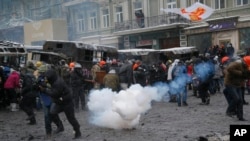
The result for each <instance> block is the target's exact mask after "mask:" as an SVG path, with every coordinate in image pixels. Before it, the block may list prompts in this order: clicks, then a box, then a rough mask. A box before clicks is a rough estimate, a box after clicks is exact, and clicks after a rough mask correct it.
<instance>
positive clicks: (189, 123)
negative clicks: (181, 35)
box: [0, 91, 250, 141]
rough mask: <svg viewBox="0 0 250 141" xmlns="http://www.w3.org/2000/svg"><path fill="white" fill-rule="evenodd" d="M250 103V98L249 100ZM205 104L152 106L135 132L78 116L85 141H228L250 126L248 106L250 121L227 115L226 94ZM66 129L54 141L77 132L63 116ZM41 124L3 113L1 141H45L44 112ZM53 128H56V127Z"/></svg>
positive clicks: (38, 113)
mask: <svg viewBox="0 0 250 141" xmlns="http://www.w3.org/2000/svg"><path fill="white" fill-rule="evenodd" d="M245 98H246V100H247V101H248V102H250V95H246V96H245ZM200 102H201V100H200V99H199V98H197V97H194V96H192V93H191V91H189V94H188V106H185V107H178V106H177V103H169V102H152V108H151V109H150V110H149V111H148V112H147V113H146V114H144V115H142V116H141V119H140V124H139V125H138V126H137V127H136V128H135V129H133V130H114V129H107V128H101V127H97V126H94V125H91V124H89V122H88V117H89V112H88V111H80V112H78V113H76V117H77V119H78V120H79V123H80V125H81V132H82V137H81V139H77V140H82V141H195V140H199V138H203V137H204V138H207V139H209V140H213V141H216V140H228V135H229V126H230V125H232V124H248V125H249V124H250V112H249V111H250V106H249V105H244V117H245V119H247V120H248V121H244V122H242V121H238V120H237V118H236V117H228V116H226V115H225V110H226V107H227V103H226V100H225V97H224V95H223V94H215V95H213V96H211V103H210V105H208V106H207V105H199V103H200ZM60 117H61V118H62V120H63V124H64V126H65V131H64V132H63V133H60V134H57V135H53V137H52V139H51V140H53V141H70V140H72V137H73V130H72V127H71V126H70V124H69V123H68V121H67V120H66V118H65V115H64V113H61V114H60ZM36 118H37V124H36V125H27V124H26V122H27V121H25V119H26V115H25V114H24V112H23V111H18V112H9V111H8V110H1V111H0V140H1V141H28V140H32V141H42V140H44V135H45V129H44V118H43V112H42V111H36ZM53 128H55V127H54V126H53Z"/></svg>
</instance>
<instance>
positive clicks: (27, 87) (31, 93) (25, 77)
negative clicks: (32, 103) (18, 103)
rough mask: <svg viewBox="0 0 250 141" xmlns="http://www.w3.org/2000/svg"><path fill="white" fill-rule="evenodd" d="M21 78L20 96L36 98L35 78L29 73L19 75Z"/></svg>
mask: <svg viewBox="0 0 250 141" xmlns="http://www.w3.org/2000/svg"><path fill="white" fill-rule="evenodd" d="M21 78H22V92H21V95H22V96H24V97H36V96H37V92H36V91H35V76H34V75H33V74H31V73H26V74H22V75H21Z"/></svg>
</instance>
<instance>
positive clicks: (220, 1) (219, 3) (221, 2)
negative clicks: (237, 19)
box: [214, 0, 225, 9]
mask: <svg viewBox="0 0 250 141" xmlns="http://www.w3.org/2000/svg"><path fill="white" fill-rule="evenodd" d="M214 8H215V9H223V8H225V0H215V5H214Z"/></svg>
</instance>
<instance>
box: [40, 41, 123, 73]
mask: <svg viewBox="0 0 250 141" xmlns="http://www.w3.org/2000/svg"><path fill="white" fill-rule="evenodd" d="M43 51H45V52H54V53H60V54H64V55H65V56H66V57H67V61H68V63H69V62H71V61H75V62H78V63H80V64H81V65H82V66H84V67H85V68H87V69H90V68H91V67H92V65H93V64H94V63H96V62H99V61H101V60H105V61H108V60H110V59H113V58H117V56H118V51H117V48H116V47H113V46H107V45H97V44H86V43H84V42H81V41H58V40H49V41H46V42H45V43H44V45H43Z"/></svg>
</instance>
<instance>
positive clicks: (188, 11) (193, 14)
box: [161, 2, 214, 21]
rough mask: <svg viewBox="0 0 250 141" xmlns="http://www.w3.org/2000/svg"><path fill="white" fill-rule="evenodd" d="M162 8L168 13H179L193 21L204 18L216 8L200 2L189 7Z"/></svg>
mask: <svg viewBox="0 0 250 141" xmlns="http://www.w3.org/2000/svg"><path fill="white" fill-rule="evenodd" d="M161 10H163V11H164V12H167V13H176V14H179V15H181V16H183V17H185V18H187V19H189V20H191V21H201V20H204V19H206V18H208V17H209V16H210V15H211V14H212V13H213V12H214V9H212V8H210V7H208V6H206V5H204V4H201V3H199V2H196V3H194V4H193V5H191V6H190V7H188V8H171V9H161Z"/></svg>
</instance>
